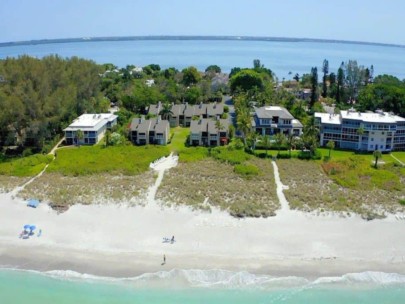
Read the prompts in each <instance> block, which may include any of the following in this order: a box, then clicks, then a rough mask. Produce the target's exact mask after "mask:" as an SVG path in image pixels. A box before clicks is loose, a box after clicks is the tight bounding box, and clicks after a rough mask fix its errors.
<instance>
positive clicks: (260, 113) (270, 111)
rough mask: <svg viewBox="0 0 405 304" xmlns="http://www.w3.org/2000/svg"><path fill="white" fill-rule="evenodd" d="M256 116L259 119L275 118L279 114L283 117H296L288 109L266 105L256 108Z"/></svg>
mask: <svg viewBox="0 0 405 304" xmlns="http://www.w3.org/2000/svg"><path fill="white" fill-rule="evenodd" d="M255 112H256V116H257V117H258V118H259V119H262V118H269V119H271V118H273V117H275V116H278V117H279V118H282V119H294V117H293V116H292V115H291V114H290V112H288V111H287V109H285V108H282V107H278V106H266V107H261V108H255Z"/></svg>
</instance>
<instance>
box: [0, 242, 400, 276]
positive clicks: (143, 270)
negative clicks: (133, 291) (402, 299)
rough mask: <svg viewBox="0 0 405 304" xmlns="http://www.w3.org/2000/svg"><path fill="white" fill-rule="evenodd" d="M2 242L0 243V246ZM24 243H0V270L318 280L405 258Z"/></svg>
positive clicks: (381, 268)
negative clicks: (237, 253) (183, 251)
mask: <svg viewBox="0 0 405 304" xmlns="http://www.w3.org/2000/svg"><path fill="white" fill-rule="evenodd" d="M1 247H3V244H0V248H1ZM24 249H26V247H25V246H23V247H20V246H13V247H8V248H6V249H5V248H4V247H3V248H1V249H0V250H1V254H0V270H2V269H5V270H22V271H38V272H42V273H47V272H52V271H66V272H71V271H73V272H75V273H78V274H81V275H90V276H96V277H101V278H113V279H126V278H133V277H138V276H141V275H144V274H151V273H152V274H153V273H158V272H162V271H163V272H169V271H172V270H186V271H187V270H199V271H200V270H201V271H209V270H223V271H229V272H234V273H238V272H248V273H250V274H253V275H268V276H271V277H275V278H283V277H299V278H305V279H307V280H316V279H319V278H324V277H341V276H344V275H346V274H351V273H364V272H381V273H387V274H389V273H395V274H399V275H405V266H404V264H403V263H385V262H382V261H368V260H355V259H353V260H345V259H339V258H336V259H333V258H319V259H316V258H313V259H299V258H296V259H294V258H279V259H275V258H264V257H254V256H252V257H251V258H230V257H229V256H204V257H198V256H195V255H171V254H166V257H167V260H166V265H162V256H161V255H156V254H150V253H147V252H145V253H119V254H117V253H106V252H85V251H79V250H72V249H66V248H58V249H56V248H52V250H49V249H50V248H47V247H36V248H29V254H26V253H24V252H25V251H24Z"/></svg>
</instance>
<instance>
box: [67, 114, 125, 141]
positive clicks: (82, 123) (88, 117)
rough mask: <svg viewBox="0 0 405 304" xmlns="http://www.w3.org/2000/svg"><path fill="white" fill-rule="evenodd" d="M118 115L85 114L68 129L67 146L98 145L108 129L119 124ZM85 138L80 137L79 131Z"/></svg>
mask: <svg viewBox="0 0 405 304" xmlns="http://www.w3.org/2000/svg"><path fill="white" fill-rule="evenodd" d="M117 118H118V116H117V115H114V114H111V113H103V114H83V115H81V116H79V117H78V118H76V119H75V120H74V121H73V122H72V123H71V124H70V125H69V126H68V127H67V128H66V129H64V130H63V131H64V132H65V138H66V144H68V145H72V144H75V145H78V144H80V145H83V144H85V145H93V144H96V143H98V142H99V141H100V140H101V139H102V138H103V136H104V134H105V132H106V130H107V129H111V127H113V126H114V125H116V124H117ZM79 130H80V131H81V132H82V135H83V136H78V134H79V133H78V131H79Z"/></svg>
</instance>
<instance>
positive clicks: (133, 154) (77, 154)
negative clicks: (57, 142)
mask: <svg viewBox="0 0 405 304" xmlns="http://www.w3.org/2000/svg"><path fill="white" fill-rule="evenodd" d="M169 153H170V150H169V148H168V147H166V146H141V147H136V146H132V145H131V146H115V147H103V146H99V145H96V146H82V147H74V148H66V149H59V150H58V152H57V158H56V159H55V161H54V162H52V163H51V164H50V165H49V167H48V170H47V171H48V172H58V173H62V174H63V175H69V176H78V175H89V174H98V173H110V174H124V175H136V174H139V173H142V172H145V171H147V170H148V168H149V164H150V163H151V162H152V161H154V160H156V159H158V158H161V157H162V156H167V155H168V154H169Z"/></svg>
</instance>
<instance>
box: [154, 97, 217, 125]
mask: <svg viewBox="0 0 405 304" xmlns="http://www.w3.org/2000/svg"><path fill="white" fill-rule="evenodd" d="M162 109H163V105H162V103H161V102H158V104H155V105H150V106H149V109H148V113H149V114H152V115H159V114H160V111H162ZM223 113H224V105H223V104H222V103H217V102H214V103H208V104H207V103H199V104H195V105H190V104H188V103H187V102H186V103H182V104H172V106H171V114H170V115H169V121H170V126H171V127H177V126H184V127H190V125H191V121H192V119H193V117H202V118H217V117H218V116H221V115H222V114H223Z"/></svg>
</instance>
